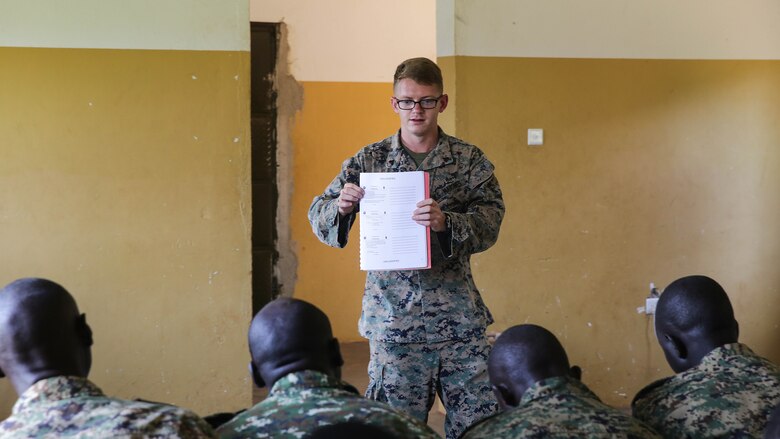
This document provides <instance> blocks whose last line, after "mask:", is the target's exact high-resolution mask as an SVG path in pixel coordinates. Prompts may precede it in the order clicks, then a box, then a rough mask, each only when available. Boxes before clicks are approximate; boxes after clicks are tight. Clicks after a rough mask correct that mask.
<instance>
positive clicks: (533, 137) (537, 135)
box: [528, 128, 544, 146]
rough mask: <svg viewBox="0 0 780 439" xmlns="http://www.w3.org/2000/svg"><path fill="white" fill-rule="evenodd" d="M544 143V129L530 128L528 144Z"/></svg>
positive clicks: (537, 144)
mask: <svg viewBox="0 0 780 439" xmlns="http://www.w3.org/2000/svg"><path fill="white" fill-rule="evenodd" d="M543 144H544V130H543V129H541V128H528V145H529V146H539V145H543Z"/></svg>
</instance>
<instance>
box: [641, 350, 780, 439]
mask: <svg viewBox="0 0 780 439" xmlns="http://www.w3.org/2000/svg"><path fill="white" fill-rule="evenodd" d="M778 402H780V368H778V367H777V366H776V365H774V364H772V363H771V362H770V361H769V360H766V359H764V358H761V357H759V356H757V355H756V354H754V353H753V351H751V350H750V349H749V348H748V347H747V346H745V345H743V344H740V343H733V344H727V345H724V346H721V347H719V348H716V349H713V350H712V352H710V353H709V354H707V355H705V356H704V358H703V359H702V360H701V363H700V364H699V365H698V366H696V367H693V368H690V369H688V370H686V371H684V372H681V373H679V374H677V375H675V376H673V377H670V378H666V379H662V380H659V381H656V382H654V383H652V384H650V385H649V386H647V387H645V388H644V389H642V390H641V391H640V392H639V393H638V394H637V395H636V397H635V398H634V401H633V402H632V403H631V406H632V410H633V413H634V416H636V417H637V418H639V419H642V420H643V421H645V422H647V423H648V424H649V425H651V426H653V427H654V428H655V429H656V430H658V431H659V432H660V433H661V434H663V435H664V436H667V437H760V436H761V435H762V434H763V431H764V428H765V427H766V424H767V422H768V420H769V415H770V414H771V412H772V409H773V408H774V406H775V405H776V404H777V403H778Z"/></svg>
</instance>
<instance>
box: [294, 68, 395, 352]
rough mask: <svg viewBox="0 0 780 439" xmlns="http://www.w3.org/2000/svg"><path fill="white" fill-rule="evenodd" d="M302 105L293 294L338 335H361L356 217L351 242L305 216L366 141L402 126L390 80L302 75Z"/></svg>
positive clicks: (346, 338) (361, 281) (351, 338)
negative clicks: (328, 234) (306, 78)
mask: <svg viewBox="0 0 780 439" xmlns="http://www.w3.org/2000/svg"><path fill="white" fill-rule="evenodd" d="M302 86H303V101H304V111H301V112H300V113H299V114H298V115H297V116H296V118H295V126H294V128H293V136H292V138H293V145H294V153H293V155H294V158H295V159H294V165H293V168H294V169H293V173H294V176H295V191H294V192H293V202H292V217H291V219H290V227H291V228H292V238H293V241H294V242H295V243H296V252H297V256H298V281H297V283H296V285H295V293H294V294H295V297H297V298H299V299H303V300H307V301H310V302H312V303H314V304H315V305H317V306H318V307H320V308H321V309H322V310H323V311H325V313H326V314H327V315H328V316H329V317H330V319H331V323H332V325H333V330H334V334H335V335H336V337H338V338H339V339H340V340H341V341H356V340H362V339H361V338H360V335H359V334H358V332H357V322H358V318H359V317H360V307H361V299H362V297H363V287H364V285H365V272H362V271H360V266H359V255H358V250H359V244H358V242H357V241H355V240H354V237H355V236H358V233H359V230H360V229H359V222H360V221H359V220H358V222H357V223H356V224H357V226H356V227H355V228H353V230H352V232H351V234H350V235H351V239H350V242H349V243H348V245H347V246H346V248H344V249H336V248H332V247H328V246H326V245H325V244H322V243H321V242H319V241H318V240H317V237H316V236H314V233H312V230H311V226H310V225H309V222H308V220H307V216H306V214H307V212H308V209H309V205H310V204H311V201H312V199H313V198H314V197H315V196H317V195H319V194H321V193H322V191H324V190H325V188H326V187H327V186H328V184H330V182H331V180H333V178H334V177H335V176H336V175H337V174H338V173H339V171H340V170H341V164H342V162H343V161H344V160H346V159H347V158H348V157H350V156H352V155H354V154H355V153H356V152H357V151H358V150H359V149H360V148H362V147H363V146H365V145H367V144H369V143H372V142H376V141H378V140H381V139H384V138H385V137H387V136H389V135H391V134H393V133H394V132H395V131H396V130H397V129H398V127H399V122H398V116H396V114H395V113H393V110H392V107H391V105H390V96H391V95H392V92H393V86H392V83H383V84H376V83H350V82H303V83H302Z"/></svg>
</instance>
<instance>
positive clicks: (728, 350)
mask: <svg viewBox="0 0 780 439" xmlns="http://www.w3.org/2000/svg"><path fill="white" fill-rule="evenodd" d="M755 356H756V354H754V353H753V351H752V350H750V348H749V347H747V346H746V345H744V344H742V343H729V344H724V345H723V346H720V347H717V348H715V349H713V350H711V351H710V353H709V354H707V355H705V356H704V357H703V358H702V359H701V363H699V365H700V366H702V367H708V366H714V365H716V364H718V363H720V362H722V361H723V360H724V359H726V358H731V357H755Z"/></svg>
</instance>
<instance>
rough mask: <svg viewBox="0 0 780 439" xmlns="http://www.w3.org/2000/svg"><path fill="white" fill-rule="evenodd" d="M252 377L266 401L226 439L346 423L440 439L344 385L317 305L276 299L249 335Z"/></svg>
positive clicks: (225, 432)
mask: <svg viewBox="0 0 780 439" xmlns="http://www.w3.org/2000/svg"><path fill="white" fill-rule="evenodd" d="M249 351H250V354H251V355H252V362H251V363H250V369H251V371H252V378H253V379H254V381H255V384H257V386H258V387H264V386H266V385H268V386H269V387H270V389H271V390H270V393H269V394H268V397H267V398H266V399H265V400H263V401H261V402H260V403H258V404H257V405H255V406H254V407H252V408H250V409H249V410H247V411H245V412H243V413H241V414H240V415H238V416H236V417H235V418H233V420H231V421H230V422H227V423H226V424H223V425H222V426H221V427H219V428H218V429H217V434H219V436H220V437H222V438H250V437H274V438H296V439H298V438H301V437H303V436H304V435H308V434H310V433H312V432H313V431H314V430H315V429H316V428H317V427H320V426H323V425H328V424H335V423H341V422H345V421H352V422H362V423H365V424H369V425H374V426H379V427H382V428H384V429H385V430H387V431H388V432H390V433H392V434H396V435H398V436H400V437H404V438H436V437H438V436H437V435H436V433H434V432H433V430H431V429H430V428H429V427H428V426H427V425H425V424H423V423H422V422H421V421H419V420H417V419H414V418H412V417H410V416H408V415H406V414H404V413H401V412H397V411H395V410H393V409H392V408H391V407H390V406H389V405H387V404H385V403H382V402H378V401H372V400H368V399H365V398H363V397H362V396H361V395H360V394H359V393H358V391H357V390H356V389H355V388H354V387H352V386H350V385H349V384H347V383H345V382H343V381H341V379H340V378H341V366H342V365H343V364H344V361H343V360H342V358H341V351H340V349H339V343H338V340H337V339H335V338H334V337H333V333H332V331H331V326H330V321H329V320H328V317H327V316H326V315H325V314H324V313H323V312H322V311H320V310H319V309H318V308H317V307H315V306H314V305H312V304H310V303H308V302H304V301H302V300H296V299H277V300H274V301H273V302H271V303H269V304H268V305H266V306H265V307H264V308H263V309H261V310H260V312H258V313H257V315H256V316H255V318H254V319H253V320H252V324H251V325H250V327H249Z"/></svg>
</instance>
